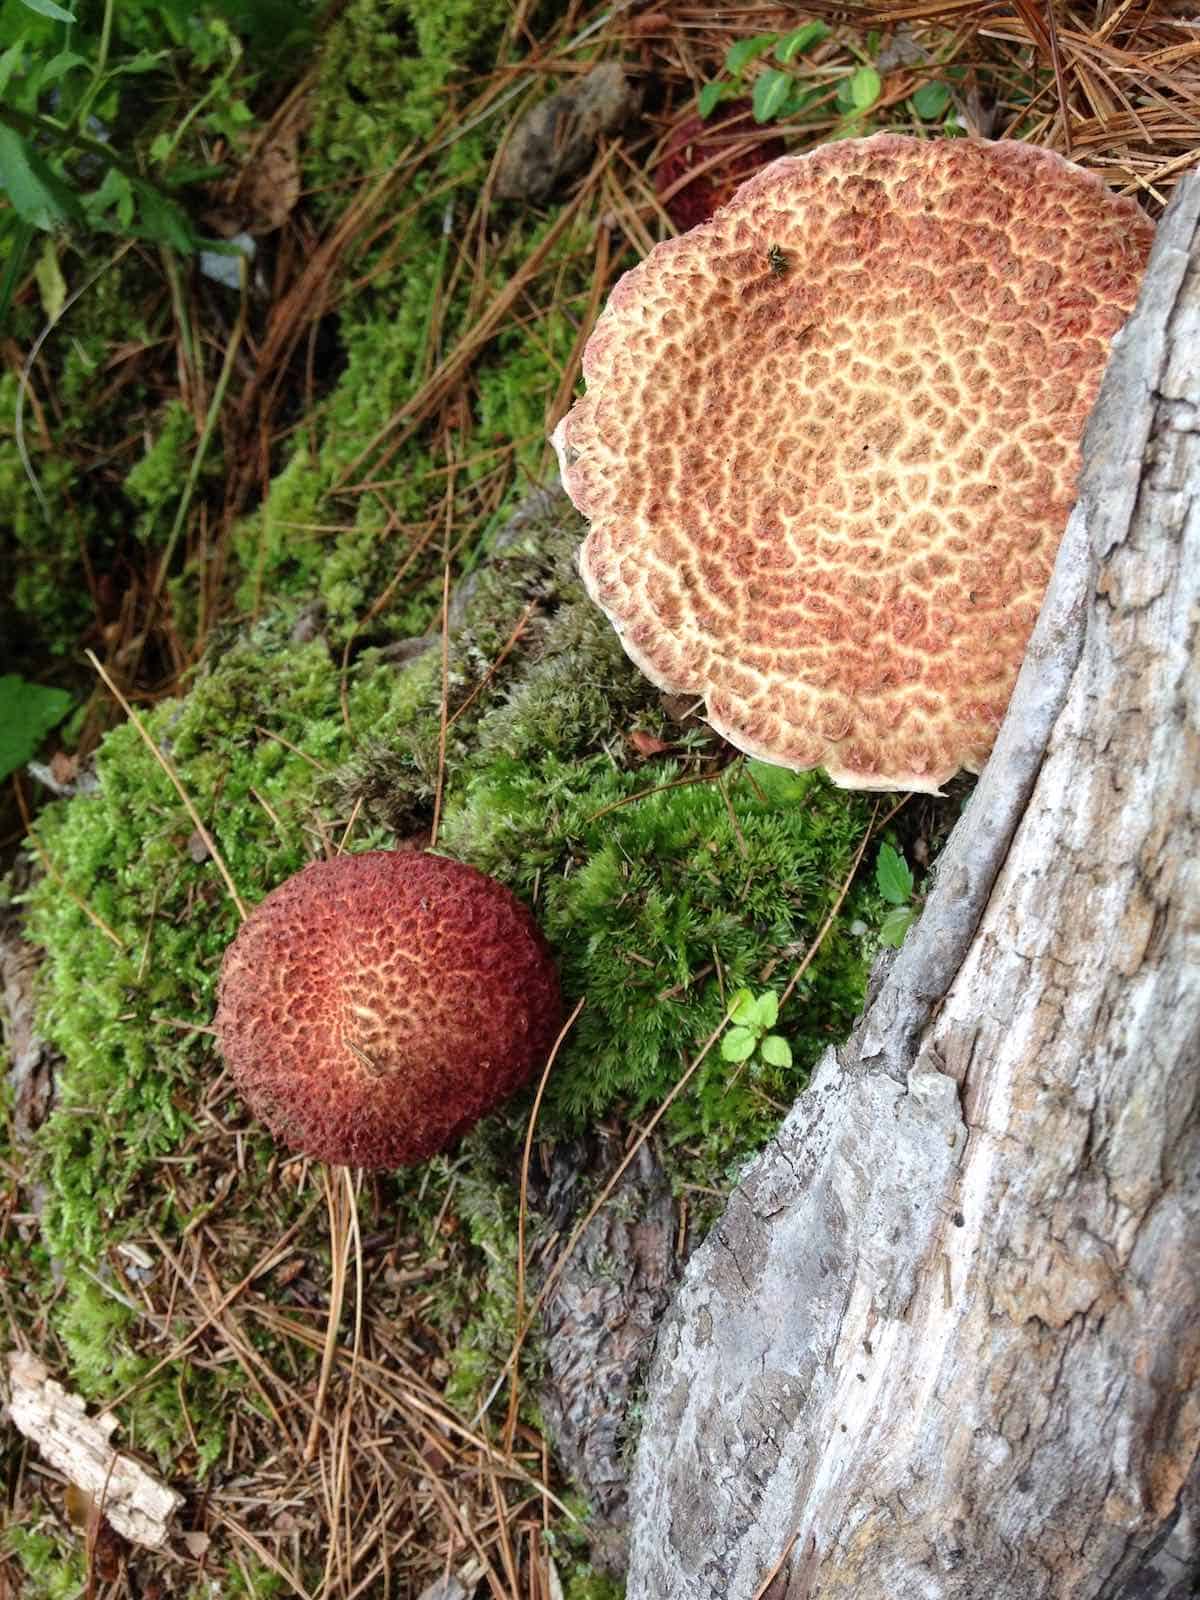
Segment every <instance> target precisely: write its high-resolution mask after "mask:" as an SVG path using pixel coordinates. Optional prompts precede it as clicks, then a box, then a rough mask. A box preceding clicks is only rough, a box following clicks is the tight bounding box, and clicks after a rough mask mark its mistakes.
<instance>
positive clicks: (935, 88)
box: [908, 78, 954, 122]
mask: <svg viewBox="0 0 1200 1600" xmlns="http://www.w3.org/2000/svg"><path fill="white" fill-rule="evenodd" d="M953 102H954V90H953V88H952V87H951V85H950V84H948V83H946V82H944V81H943V80H942V79H940V78H936V79H933V80H931V81H930V82H929V83H923V84H922V85H921V87H920V88H919V89H914V90H913V92H912V94H911V95H909V97H908V103H909V105H910V106H911V107H912V109H913V111H914V112H915V113H916V115H917V116H918V117H920V119H921V121H922V122H940V121H941V120H942V119H943V118H944V117H945V115H946V113H947V112H948V111H949V110H950V109H951V106H952V105H953Z"/></svg>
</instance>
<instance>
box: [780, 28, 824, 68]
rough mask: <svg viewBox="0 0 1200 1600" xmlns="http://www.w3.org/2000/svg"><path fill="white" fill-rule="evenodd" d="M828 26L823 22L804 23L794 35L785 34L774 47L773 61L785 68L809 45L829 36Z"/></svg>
mask: <svg viewBox="0 0 1200 1600" xmlns="http://www.w3.org/2000/svg"><path fill="white" fill-rule="evenodd" d="M829 31H830V30H829V25H828V23H825V22H806V23H805V24H804V26H803V27H802V28H797V29H796V30H795V32H794V33H785V34H784V36H783V38H782V39H780V41H779V43H778V44H777V45H776V46H775V59H776V61H779V62H782V64H783V65H784V66H785V67H786V66H787V64H788V62H789V61H790V60H791V59H792V57H793V56H798V55H800V54H802V53H803V52H804V51H805V50H807V49H808V47H809V46H810V45H814V44H817V43H818V42H819V41H820V40H821V39H824V38H827V37H828V35H829Z"/></svg>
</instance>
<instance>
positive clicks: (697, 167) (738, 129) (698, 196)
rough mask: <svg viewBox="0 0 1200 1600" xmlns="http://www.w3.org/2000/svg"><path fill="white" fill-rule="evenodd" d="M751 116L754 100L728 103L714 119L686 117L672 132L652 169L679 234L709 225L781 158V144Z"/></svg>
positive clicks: (665, 206) (657, 192) (661, 196)
mask: <svg viewBox="0 0 1200 1600" xmlns="http://www.w3.org/2000/svg"><path fill="white" fill-rule="evenodd" d="M753 111H754V103H753V101H751V100H746V99H743V100H729V101H727V102H726V103H725V104H724V105H722V106H718V107H717V109H716V111H714V112H713V114H712V115H711V116H710V117H707V118H705V117H698V116H690V117H685V118H684V120H683V121H682V122H680V123H679V124H677V126H676V127H674V128H672V130H671V133H670V136H669V138H668V139H667V143H666V146H665V148H664V150H663V153H662V159H661V160H660V161H659V163H658V165H657V166H656V167H655V169H654V192H655V193H656V194H657V195H658V197H659V198H660V199H661V200H662V203H663V206H664V208H665V210H666V213H667V215H668V216H669V217H670V219H671V221H672V222H673V223H674V224H675V226H676V227H677V228H679V229H687V228H694V227H695V226H696V225H697V223H700V222H707V220H708V219H709V217H711V216H712V214H713V212H714V211H715V210H716V209H717V207H718V206H723V205H724V204H725V202H726V201H727V200H732V199H733V195H734V192H735V190H736V189H737V187H738V185H739V184H740V183H744V182H745V181H746V179H747V178H748V177H750V175H751V174H752V173H754V172H757V171H758V169H759V168H760V167H765V166H766V164H767V162H768V161H777V160H778V159H779V157H780V156H781V155H783V153H784V150H785V148H786V147H785V145H784V142H783V140H782V139H780V138H778V137H777V136H773V135H771V134H768V133H766V132H765V131H764V130H763V129H762V128H760V127H758V126H757V124H756V123H755V122H754V119H753ZM689 173H690V174H694V176H691V177H689V176H688V175H689ZM683 179H687V181H686V182H683V181H682V180H683Z"/></svg>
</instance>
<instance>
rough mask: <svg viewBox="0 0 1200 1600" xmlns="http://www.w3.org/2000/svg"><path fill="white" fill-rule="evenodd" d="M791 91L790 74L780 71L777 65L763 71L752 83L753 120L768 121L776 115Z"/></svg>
mask: <svg viewBox="0 0 1200 1600" xmlns="http://www.w3.org/2000/svg"><path fill="white" fill-rule="evenodd" d="M791 92H792V80H791V76H790V74H788V73H786V72H781V71H780V70H779V68H778V67H772V68H771V70H770V71H769V72H764V73H763V74H762V76H761V77H760V78H759V79H758V80H757V81H756V82H755V85H754V97H753V102H752V103H753V107H754V120H755V122H770V121H771V119H772V118H773V117H777V116H778V115H779V113H780V111H781V110H782V109H783V106H784V103H785V102H786V100H787V99H788V96H789V95H790V94H791Z"/></svg>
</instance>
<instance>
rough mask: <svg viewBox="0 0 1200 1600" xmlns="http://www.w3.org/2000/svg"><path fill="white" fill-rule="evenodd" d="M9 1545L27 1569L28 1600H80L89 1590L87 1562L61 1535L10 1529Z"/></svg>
mask: <svg viewBox="0 0 1200 1600" xmlns="http://www.w3.org/2000/svg"><path fill="white" fill-rule="evenodd" d="M4 1539H5V1543H6V1544H7V1545H8V1547H9V1549H10V1550H11V1551H12V1552H13V1554H14V1555H15V1556H16V1557H17V1560H18V1561H19V1562H20V1563H21V1566H22V1567H23V1568H24V1571H25V1577H26V1584H25V1586H24V1587H23V1589H22V1593H23V1594H25V1595H27V1596H28V1600H79V1596H80V1595H81V1594H83V1592H84V1590H85V1589H86V1587H87V1561H86V1559H85V1557H84V1554H83V1551H82V1550H80V1549H77V1548H73V1547H72V1544H68V1542H67V1540H66V1539H65V1538H64V1537H63V1536H61V1535H60V1534H59V1533H58V1530H57V1529H56V1530H55V1531H54V1533H46V1532H43V1531H42V1529H40V1528H21V1527H13V1528H9V1529H8V1530H7V1532H6V1533H5V1535H4Z"/></svg>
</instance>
